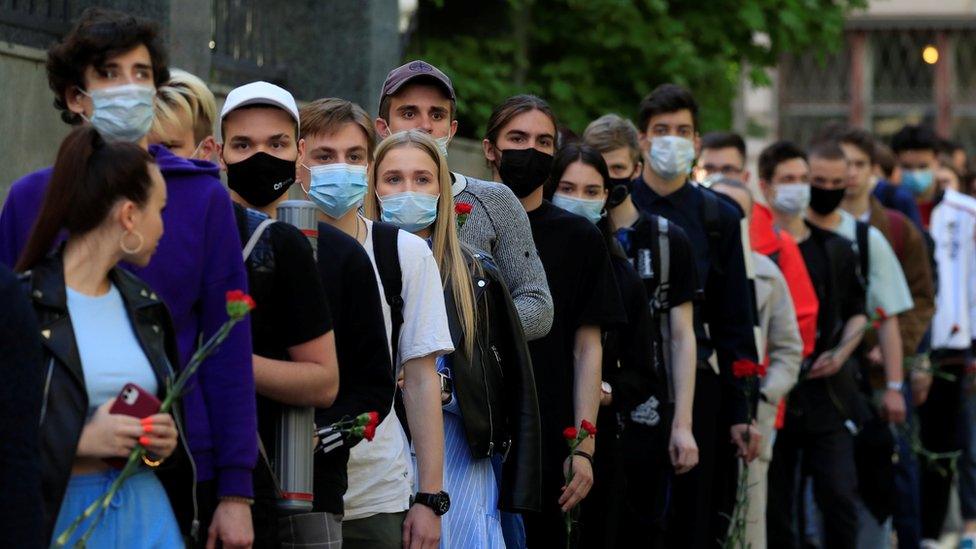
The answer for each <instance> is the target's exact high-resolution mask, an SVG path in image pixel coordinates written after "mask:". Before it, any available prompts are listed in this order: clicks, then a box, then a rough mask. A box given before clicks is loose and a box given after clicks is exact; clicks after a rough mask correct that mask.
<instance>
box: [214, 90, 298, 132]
mask: <svg viewBox="0 0 976 549" xmlns="http://www.w3.org/2000/svg"><path fill="white" fill-rule="evenodd" d="M246 105H271V106H273V107H279V108H281V109H283V110H284V111H285V112H287V113H288V114H290V115H291V117H292V118H294V119H295V123H296V124H298V123H299V121H298V105H297V104H296V103H295V98H294V97H292V95H291V92H289V91H288V90H286V89H284V88H282V87H281V86H276V85H274V84H272V83H270V82H263V81H258V82H251V83H250V84H244V85H243V86H239V87H237V88H234V89H232V90H231V91H230V93H228V94H227V99H226V100H225V101H224V107H223V108H222V109H220V120H221V121H223V120H224V118H226V117H227V115H228V114H229V113H230V112H231V111H233V110H234V109H237V108H240V107H244V106H246Z"/></svg>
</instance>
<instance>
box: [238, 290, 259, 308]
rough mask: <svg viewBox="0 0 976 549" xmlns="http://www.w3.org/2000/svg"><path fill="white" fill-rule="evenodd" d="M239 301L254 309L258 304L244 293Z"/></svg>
mask: <svg viewBox="0 0 976 549" xmlns="http://www.w3.org/2000/svg"><path fill="white" fill-rule="evenodd" d="M241 301H243V302H244V303H246V304H247V308H248V309H250V310H254V308H255V307H257V306H258V305H257V303H255V302H254V299H253V298H252V297H251V296H249V295H247V294H244V299H242V300H241Z"/></svg>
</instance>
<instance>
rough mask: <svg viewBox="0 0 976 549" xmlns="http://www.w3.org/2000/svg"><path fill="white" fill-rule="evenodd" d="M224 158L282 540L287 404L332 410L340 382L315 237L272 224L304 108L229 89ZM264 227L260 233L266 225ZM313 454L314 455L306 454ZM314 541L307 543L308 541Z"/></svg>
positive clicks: (274, 533)
mask: <svg viewBox="0 0 976 549" xmlns="http://www.w3.org/2000/svg"><path fill="white" fill-rule="evenodd" d="M220 125H221V132H220V134H221V137H222V138H223V141H224V143H223V146H222V147H221V149H220V153H219V156H220V164H221V167H222V168H223V169H224V170H225V171H226V172H227V183H228V186H229V187H230V188H231V199H232V200H233V201H234V214H235V217H236V219H237V227H238V231H239V232H240V236H241V242H245V243H247V244H246V245H245V253H247V255H248V257H245V258H244V260H245V262H246V265H247V269H248V283H249V284H248V286H249V288H250V294H251V296H252V297H253V298H254V301H255V302H256V303H257V307H256V308H255V309H254V312H253V313H252V317H251V330H252V334H251V335H252V338H253V341H254V380H255V386H256V387H257V391H258V433H259V435H260V436H261V440H262V443H263V445H264V448H265V452H266V453H265V454H264V455H263V456H262V458H261V460H260V462H259V464H258V466H257V469H256V472H255V492H256V500H257V501H256V505H255V507H254V526H255V529H254V530H255V539H256V540H257V543H258V544H260V545H266V546H268V547H274V546H276V545H277V544H278V543H280V542H283V541H293V540H292V538H291V537H290V536H287V535H280V534H279V527H278V519H279V512H278V508H277V506H278V503H279V497H278V494H279V492H280V490H281V487H280V486H275V482H276V480H275V479H276V476H275V475H273V472H274V471H273V470H272V469H271V464H274V463H277V462H278V461H280V460H281V459H283V456H280V455H278V454H277V453H276V446H277V441H278V439H279V437H280V436H282V433H280V432H279V425H280V423H279V422H280V420H281V416H282V413H283V412H284V410H283V405H288V406H296V407H299V406H314V407H316V408H328V407H329V406H331V405H332V403H333V401H334V400H335V397H336V393H337V391H338V385H339V373H338V366H337V364H336V350H335V336H334V334H333V330H332V315H331V313H330V311H329V306H328V302H327V301H326V297H325V292H324V290H323V289H322V282H321V280H320V279H319V276H318V273H317V272H316V268H315V258H314V256H313V255H312V247H311V246H310V245H309V243H308V239H307V238H306V237H305V235H303V234H302V232H301V231H299V230H298V229H297V228H296V227H293V226H291V225H288V224H287V223H275V222H273V221H274V219H275V217H277V206H278V204H279V203H281V202H282V201H283V200H284V199H285V198H287V196H286V193H287V191H288V188H289V187H290V186H291V184H292V183H293V182H294V180H295V162H296V161H297V160H298V107H297V105H296V104H295V100H294V98H293V97H292V95H291V94H290V93H289V92H288V91H286V90H284V89H282V88H280V87H278V86H275V85H274V84H269V83H267V82H253V83H251V84H247V85H244V86H241V87H239V88H235V89H233V90H231V92H230V93H229V94H227V100H226V101H225V102H224V108H223V111H222V112H221V116H220ZM259 231H260V232H259ZM307 459H309V460H311V459H312V456H307ZM323 519H324V520H325V522H326V528H325V530H324V533H323V532H319V533H320V534H322V537H321V538H313V539H316V540H319V541H332V542H335V543H341V541H342V536H341V525H340V524H341V520H342V517H341V515H338V514H334V513H325V514H324V517H323ZM306 541H307V540H306Z"/></svg>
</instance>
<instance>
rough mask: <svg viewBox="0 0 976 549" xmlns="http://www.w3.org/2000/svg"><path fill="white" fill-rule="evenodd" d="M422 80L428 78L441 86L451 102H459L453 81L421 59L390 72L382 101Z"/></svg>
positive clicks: (384, 85)
mask: <svg viewBox="0 0 976 549" xmlns="http://www.w3.org/2000/svg"><path fill="white" fill-rule="evenodd" d="M420 78H426V79H428V80H432V81H434V82H435V83H437V84H440V86H441V87H442V88H443V89H444V91H446V92H447V96H448V97H450V98H451V101H456V100H457V98H456V97H455V96H454V85H453V84H451V79H450V78H448V77H447V75H446V74H444V73H443V72H441V71H440V69H438V68H437V67H435V66H434V65H431V64H430V63H428V62H426V61H423V60H420V59H418V60H416V61H409V62H407V63H404V64H403V65H400V66H399V67H397V68H395V69H393V70H392V71H390V74H388V75H386V81H385V82H383V94H382V95H381V96H380V99H382V98H383V97H386V96H388V95H393V94H395V93H396V92H397V90H399V89H400V88H402V87H403V85H404V84H406V83H407V82H410V81H412V80H416V79H420Z"/></svg>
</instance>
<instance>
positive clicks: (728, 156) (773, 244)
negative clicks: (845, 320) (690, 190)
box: [698, 132, 818, 358]
mask: <svg viewBox="0 0 976 549" xmlns="http://www.w3.org/2000/svg"><path fill="white" fill-rule="evenodd" d="M698 169H700V170H701V171H702V172H703V173H704V174H705V177H706V178H713V179H715V178H720V177H732V178H733V179H738V180H740V181H742V182H743V183H745V184H747V185H748V184H749V180H750V178H751V176H752V174H751V173H749V170H747V169H746V142H745V140H743V139H742V136H740V135H738V134H735V133H732V132H710V133H706V134H705V135H704V136H702V144H701V153H700V154H699V155H698ZM728 174H732V175H731V176H730V175H728ZM736 174H739V175H736ZM740 176H741V177H740ZM751 203H752V210H751V211H749V212H746V213H747V214H748V215H747V217H748V218H749V243H750V245H751V246H752V250H753V251H756V252H759V253H761V254H763V255H765V256H766V257H768V258H770V259H772V260H773V262H774V263H776V266H777V267H778V268H779V270H780V272H781V273H782V274H783V277H784V278H786V284H787V285H788V286H789V288H790V296H791V297H792V298H793V309H794V310H795V311H796V321H797V324H798V325H799V326H800V335H801V336H802V338H803V357H804V358H806V357H807V356H810V353H812V352H813V344H814V341H815V340H816V334H817V306H818V303H817V294H816V293H815V292H814V290H813V284H811V282H810V274H809V273H808V272H807V267H806V265H805V264H804V263H803V256H802V255H801V254H800V248H799V247H798V246H797V245H796V241H794V240H793V237H791V236H790V234H789V233H787V232H785V231H781V230H780V229H778V228H776V227H775V226H774V225H773V216H772V214H771V213H770V211H769V208H767V207H766V206H764V205H763V204H759V203H757V202H755V201H751ZM740 205H741V204H740Z"/></svg>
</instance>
